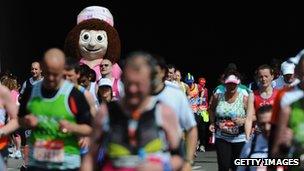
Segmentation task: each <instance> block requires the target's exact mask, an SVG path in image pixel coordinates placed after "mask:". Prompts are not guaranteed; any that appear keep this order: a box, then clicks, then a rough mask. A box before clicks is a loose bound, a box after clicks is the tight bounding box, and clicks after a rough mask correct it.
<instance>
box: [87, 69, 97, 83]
mask: <svg viewBox="0 0 304 171" xmlns="http://www.w3.org/2000/svg"><path fill="white" fill-rule="evenodd" d="M96 77H97V76H96V72H95V71H94V70H93V69H91V70H90V73H89V78H90V81H91V82H95V81H96Z"/></svg>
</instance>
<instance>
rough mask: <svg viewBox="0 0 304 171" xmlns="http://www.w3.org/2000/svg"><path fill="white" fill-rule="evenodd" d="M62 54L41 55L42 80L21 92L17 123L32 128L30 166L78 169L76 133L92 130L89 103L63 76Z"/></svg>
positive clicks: (51, 52)
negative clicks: (43, 73) (42, 56)
mask: <svg viewBox="0 0 304 171" xmlns="http://www.w3.org/2000/svg"><path fill="white" fill-rule="evenodd" d="M64 65H65V55H64V53H63V52H62V51H61V50H60V49H50V50H48V51H47V52H46V53H45V55H44V58H43V63H42V68H43V70H44V71H45V77H44V79H43V81H41V82H39V83H37V84H35V85H34V86H33V88H32V89H31V90H29V91H25V92H24V98H22V99H21V101H20V111H19V116H20V118H21V119H20V123H21V125H22V126H24V127H26V128H31V129H32V134H31V136H30V141H29V146H30V153H29V164H28V165H29V170H32V171H36V170H78V168H79V167H80V150H79V146H78V136H87V135H89V134H90V133H91V131H92V130H91V127H90V123H91V113H90V107H89V105H88V103H87V101H86V99H85V97H84V95H83V93H81V92H80V91H79V90H78V89H77V88H75V87H74V85H73V84H72V83H70V82H68V81H65V80H64V79H63V71H64Z"/></svg>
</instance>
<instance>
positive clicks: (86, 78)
mask: <svg viewBox="0 0 304 171" xmlns="http://www.w3.org/2000/svg"><path fill="white" fill-rule="evenodd" d="M79 68H80V77H79V79H78V83H79V85H81V86H83V87H85V88H88V87H89V86H90V85H91V80H90V74H91V70H92V69H91V68H90V67H89V66H88V65H85V64H82V65H80V67H79Z"/></svg>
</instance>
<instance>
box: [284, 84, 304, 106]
mask: <svg viewBox="0 0 304 171" xmlns="http://www.w3.org/2000/svg"><path fill="white" fill-rule="evenodd" d="M303 97H304V91H303V90H302V89H300V88H299V86H298V85H297V86H295V87H293V88H292V89H291V90H289V91H287V92H286V93H285V94H284V95H283V96H282V99H281V103H280V107H281V108H283V107H285V106H290V105H291V104H292V103H294V102H296V101H298V100H299V99H301V98H303Z"/></svg>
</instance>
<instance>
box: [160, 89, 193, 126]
mask: <svg viewBox="0 0 304 171" xmlns="http://www.w3.org/2000/svg"><path fill="white" fill-rule="evenodd" d="M155 97H156V99H157V100H159V101H161V102H163V103H164V104H166V105H168V106H169V107H171V108H172V110H173V111H174V112H175V113H176V114H177V116H178V119H179V123H180V126H181V128H182V129H183V130H189V129H191V128H192V127H194V126H196V121H195V118H194V114H193V112H192V109H191V106H190V104H189V101H188V99H187V97H186V95H185V93H183V92H182V91H181V90H180V88H179V87H175V86H172V85H169V84H165V87H164V89H163V90H162V91H161V92H160V93H159V94H157V95H155Z"/></svg>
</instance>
